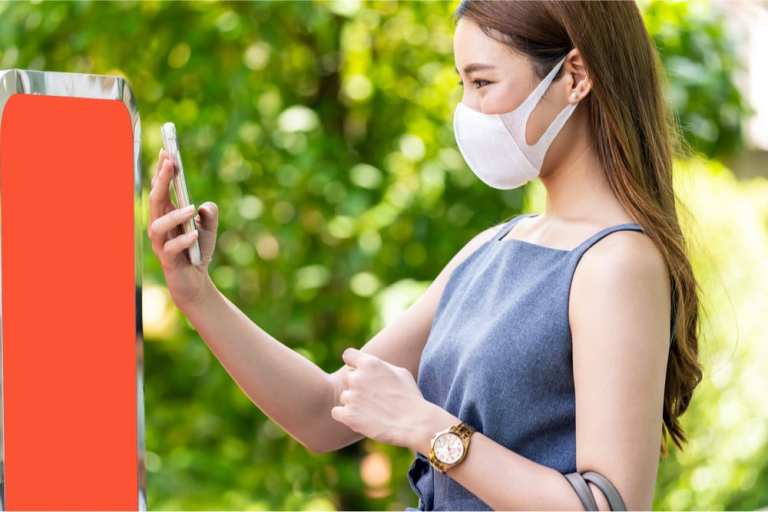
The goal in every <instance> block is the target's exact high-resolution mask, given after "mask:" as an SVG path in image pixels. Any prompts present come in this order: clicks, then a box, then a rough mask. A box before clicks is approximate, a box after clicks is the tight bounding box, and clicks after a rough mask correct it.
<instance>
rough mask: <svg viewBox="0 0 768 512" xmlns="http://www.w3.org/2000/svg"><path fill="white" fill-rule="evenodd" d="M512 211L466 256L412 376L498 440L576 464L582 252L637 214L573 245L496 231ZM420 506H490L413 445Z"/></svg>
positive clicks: (558, 463) (561, 463) (543, 459)
mask: <svg viewBox="0 0 768 512" xmlns="http://www.w3.org/2000/svg"><path fill="white" fill-rule="evenodd" d="M535 215H536V214H527V215H517V216H515V217H512V218H511V219H510V220H508V221H507V222H506V223H505V224H504V225H503V226H502V227H501V228H500V229H499V231H498V232H497V233H496V234H495V235H494V237H493V238H491V239H489V240H488V241H486V242H485V243H483V244H482V245H481V246H480V247H478V248H477V250H476V251H475V252H473V253H472V254H470V255H469V256H468V257H467V258H466V259H465V260H464V261H462V262H461V263H460V264H459V265H458V266H457V267H456V268H455V269H454V270H453V273H452V274H451V276H450V278H449V279H448V282H447V283H446V286H445V289H444V291H443V294H442V296H441V298H440V301H439V303H438V306H437V309H436V312H435V316H434V318H433V321H432V327H431V331H430V333H429V337H428V339H427V342H426V345H425V346H424V350H423V352H422V354H421V359H420V361H419V372H418V378H417V383H418V386H419V389H421V392H422V393H423V395H424V398H426V399H427V400H428V401H430V402H433V403H435V404H437V405H439V406H441V407H443V408H444V409H446V410H447V411H449V412H450V413H452V414H453V415H455V416H456V417H458V418H460V419H461V420H463V421H465V422H467V423H469V424H470V425H472V427H474V428H475V429H476V430H477V431H478V432H482V433H483V434H484V435H486V436H488V437H490V438H491V439H493V440H494V441H496V442H498V443H500V444H501V445H503V446H505V447H507V448H509V449H510V450H513V451H515V452H516V453H517V454H519V455H522V456H523V457H527V458H529V459H531V460H533V461H535V462H538V463H540V464H544V465H546V466H549V467H552V468H555V469H557V470H558V471H560V472H561V473H570V472H573V471H576V414H575V412H576V407H575V395H574V383H573V361H572V352H571V331H570V325H569V322H568V296H569V291H570V287H571V279H572V277H573V272H574V270H575V269H576V264H577V263H578V262H579V259H580V258H581V256H582V255H583V254H584V252H585V251H587V250H588V249H589V248H590V247H591V246H592V245H593V244H594V243H596V242H597V241H598V240H601V239H602V238H603V237H605V236H607V235H609V234H610V233H613V232H615V231H620V230H633V231H640V232H642V228H641V227H640V225H639V224H636V223H625V224H618V225H615V226H610V227H607V228H604V229H602V230H600V231H598V232H597V233H595V234H594V235H592V236H590V237H589V238H587V239H586V240H584V241H583V242H582V243H581V244H579V245H578V246H577V247H575V248H574V249H572V250H562V249H555V248H551V247H545V246H542V245H538V244H534V243H530V242H525V241H523V240H517V239H513V238H504V239H502V238H503V237H504V236H505V235H506V234H507V232H509V230H510V229H512V227H513V226H514V225H515V223H516V222H517V221H518V220H519V219H521V218H523V217H530V216H535ZM408 482H409V483H410V486H411V489H413V491H414V492H415V493H416V495H417V496H418V498H419V502H418V508H413V507H407V508H406V509H405V510H491V507H490V506H489V505H488V504H486V503H485V502H484V501H482V500H481V499H480V498H478V497H477V496H475V495H474V494H472V493H470V492H469V491H468V490H466V489H465V488H464V487H463V486H462V485H461V484H459V483H458V482H456V481H455V480H453V479H452V478H451V477H450V476H448V475H447V474H446V475H444V474H442V473H440V472H439V471H436V470H433V468H432V466H431V465H430V464H429V461H428V460H427V458H426V457H425V456H424V455H422V454H421V453H419V452H416V456H415V458H414V460H413V462H412V464H411V466H410V468H409V469H408Z"/></svg>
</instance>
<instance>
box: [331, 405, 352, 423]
mask: <svg viewBox="0 0 768 512" xmlns="http://www.w3.org/2000/svg"><path fill="white" fill-rule="evenodd" d="M331 416H332V417H333V419H335V420H336V421H338V422H341V423H344V424H345V425H349V423H348V422H349V411H348V410H347V409H346V407H345V406H343V405H336V406H334V407H331Z"/></svg>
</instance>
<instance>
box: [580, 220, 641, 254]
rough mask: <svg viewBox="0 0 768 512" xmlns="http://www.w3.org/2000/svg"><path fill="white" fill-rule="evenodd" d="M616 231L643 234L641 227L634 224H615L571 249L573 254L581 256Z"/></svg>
mask: <svg viewBox="0 0 768 512" xmlns="http://www.w3.org/2000/svg"><path fill="white" fill-rule="evenodd" d="M616 231H639V232H641V233H642V232H643V228H642V226H640V224H638V223H636V222H625V223H623V224H616V225H614V226H608V227H607V228H603V229H601V230H600V231H598V232H597V233H595V234H594V235H592V236H590V237H589V238H587V239H586V240H584V241H583V242H581V243H580V244H579V245H578V246H577V247H576V248H574V249H573V252H574V253H578V254H582V253H584V252H585V251H586V250H587V249H589V248H590V247H592V246H593V245H595V244H596V243H597V242H599V241H600V240H602V239H603V238H605V237H606V236H608V235H610V234H611V233H615V232H616Z"/></svg>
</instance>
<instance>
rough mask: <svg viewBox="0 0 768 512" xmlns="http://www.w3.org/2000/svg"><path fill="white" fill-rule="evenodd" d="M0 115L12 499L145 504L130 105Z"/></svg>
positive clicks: (15, 502) (41, 106)
mask: <svg viewBox="0 0 768 512" xmlns="http://www.w3.org/2000/svg"><path fill="white" fill-rule="evenodd" d="M0 127H1V129H0V207H1V208H0V214H1V215H2V217H0V224H2V233H1V235H2V239H1V241H2V246H1V247H2V249H1V250H2V336H3V338H2V341H3V394H4V411H3V421H4V434H5V439H4V446H5V497H6V501H5V507H6V509H10V510H19V509H25V510H30V509H56V510H62V509H68V510H69V509H81V510H83V509H89V510H93V509H113V510H114V509H134V510H135V509H136V508H137V506H138V481H137V478H138V475H137V467H138V459H137V457H138V452H137V437H136V436H137V432H136V429H137V413H136V371H137V368H136V311H135V272H134V258H135V255H134V203H133V201H134V194H133V188H134V174H133V173H134V170H133V134H132V131H131V122H130V116H129V113H128V110H127V108H126V107H125V105H123V104H122V103H121V102H120V101H117V100H95V99H79V98H70V97H53V96H41V95H27V94H18V95H15V96H12V97H11V98H10V99H9V101H8V103H7V104H6V107H5V111H4V113H3V119H2V125H0Z"/></svg>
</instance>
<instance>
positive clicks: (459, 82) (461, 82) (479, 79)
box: [457, 78, 491, 89]
mask: <svg viewBox="0 0 768 512" xmlns="http://www.w3.org/2000/svg"><path fill="white" fill-rule="evenodd" d="M478 82H483V83H484V85H479V84H478ZM457 83H458V84H459V85H460V86H462V87H464V82H463V81H462V80H461V79H459V81H458V82H457ZM472 83H473V84H475V86H476V87H475V88H476V89H480V88H481V87H485V85H488V84H490V83H491V82H489V81H488V80H483V79H481V78H478V79H476V80H472Z"/></svg>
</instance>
